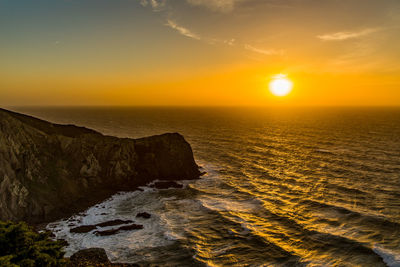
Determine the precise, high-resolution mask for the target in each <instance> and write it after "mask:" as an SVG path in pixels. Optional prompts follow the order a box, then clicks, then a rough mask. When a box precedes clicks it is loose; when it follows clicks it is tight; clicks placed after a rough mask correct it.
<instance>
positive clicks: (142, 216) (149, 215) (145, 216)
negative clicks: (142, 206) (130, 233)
mask: <svg viewBox="0 0 400 267" xmlns="http://www.w3.org/2000/svg"><path fill="white" fill-rule="evenodd" d="M136 217H138V218H145V219H149V218H150V217H151V214H150V213H147V212H139V213H138V214H136Z"/></svg>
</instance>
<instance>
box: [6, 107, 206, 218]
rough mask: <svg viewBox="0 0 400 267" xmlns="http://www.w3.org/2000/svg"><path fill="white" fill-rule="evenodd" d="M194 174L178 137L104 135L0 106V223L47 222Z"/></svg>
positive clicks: (196, 172) (189, 152) (195, 168)
mask: <svg viewBox="0 0 400 267" xmlns="http://www.w3.org/2000/svg"><path fill="white" fill-rule="evenodd" d="M198 177H199V170H198V166H197V165H196V163H195V161H194V158H193V153H192V149H191V147H190V145H189V143H187V142H186V141H185V139H184V138H183V136H181V135H180V134H178V133H168V134H163V135H158V136H151V137H146V138H141V139H128V138H117V137H112V136H104V135H102V134H100V133H98V132H96V131H94V130H90V129H87V128H84V127H77V126H74V125H59V124H53V123H49V122H46V121H43V120H40V119H37V118H33V117H30V116H26V115H22V114H19V113H15V112H11V111H8V110H4V109H0V220H16V221H18V220H25V221H28V222H30V223H39V222H45V221H49V220H52V219H56V218H60V217H63V216H66V215H68V214H70V213H72V212H77V211H81V210H83V209H85V208H87V207H88V206H90V205H93V204H95V203H97V202H99V201H101V200H103V199H104V198H106V197H108V196H110V195H112V194H114V193H116V192H117V191H121V190H134V189H135V188H137V186H140V185H144V184H147V183H149V182H151V181H152V180H156V179H160V180H184V179H196V178H198Z"/></svg>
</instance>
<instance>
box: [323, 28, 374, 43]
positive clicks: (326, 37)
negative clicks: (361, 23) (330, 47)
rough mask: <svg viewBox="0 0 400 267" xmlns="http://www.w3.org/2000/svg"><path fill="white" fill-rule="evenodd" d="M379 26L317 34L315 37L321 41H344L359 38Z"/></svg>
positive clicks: (372, 31)
mask: <svg viewBox="0 0 400 267" xmlns="http://www.w3.org/2000/svg"><path fill="white" fill-rule="evenodd" d="M379 30H380V29H379V28H368V29H364V30H361V31H357V32H349V31H346V32H336V33H331V34H323V35H318V36H317V38H319V39H321V40H323V41H344V40H348V39H354V38H359V37H362V36H366V35H369V34H371V33H374V32H377V31H379Z"/></svg>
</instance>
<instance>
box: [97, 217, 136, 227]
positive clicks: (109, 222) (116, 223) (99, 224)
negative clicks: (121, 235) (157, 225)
mask: <svg viewBox="0 0 400 267" xmlns="http://www.w3.org/2000/svg"><path fill="white" fill-rule="evenodd" d="M128 223H133V221H131V220H119V219H118V220H112V221H107V222H103V223H98V224H96V226H99V227H107V226H115V225H120V224H128Z"/></svg>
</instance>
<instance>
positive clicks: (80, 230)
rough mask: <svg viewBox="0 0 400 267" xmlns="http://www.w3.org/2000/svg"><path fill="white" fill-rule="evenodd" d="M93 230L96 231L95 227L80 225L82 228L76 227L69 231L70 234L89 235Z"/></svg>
mask: <svg viewBox="0 0 400 267" xmlns="http://www.w3.org/2000/svg"><path fill="white" fill-rule="evenodd" d="M94 229H96V226H95V225H82V226H78V227H75V228H72V229H70V230H69V231H70V232H71V233H79V234H82V233H89V232H90V231H92V230H94Z"/></svg>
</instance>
